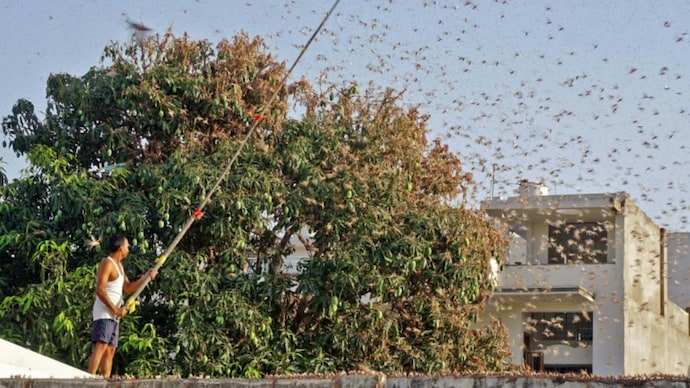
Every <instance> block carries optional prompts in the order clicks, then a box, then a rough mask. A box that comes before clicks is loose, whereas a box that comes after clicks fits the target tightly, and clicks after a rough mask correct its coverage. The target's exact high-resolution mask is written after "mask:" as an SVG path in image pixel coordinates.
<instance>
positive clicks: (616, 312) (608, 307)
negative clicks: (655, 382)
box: [482, 188, 690, 375]
mask: <svg viewBox="0 0 690 388" xmlns="http://www.w3.org/2000/svg"><path fill="white" fill-rule="evenodd" d="M483 207H484V208H485V210H486V212H487V214H488V215H489V216H490V217H492V218H493V219H494V220H496V222H497V225H499V226H500V227H502V228H504V229H505V231H506V233H508V234H510V236H511V245H510V250H509V254H508V257H507V258H506V260H505V262H504V263H502V269H501V271H499V272H498V274H497V279H496V282H497V285H496V290H495V293H494V295H493V296H492V297H491V298H490V299H489V302H488V304H487V309H486V311H485V314H484V316H483V318H482V319H487V320H488V319H490V317H494V318H497V319H499V320H500V321H501V322H502V323H503V325H504V326H505V327H506V328H507V330H508V333H509V338H510V347H511V350H512V359H511V360H510V361H511V362H512V363H513V364H516V365H520V364H527V365H529V366H531V367H532V368H534V369H537V370H544V371H554V372H580V371H586V372H589V373H592V374H595V375H642V374H655V373H663V374H673V375H690V320H689V319H688V312H687V311H686V309H685V307H686V306H688V304H687V303H690V298H687V299H683V298H684V297H687V296H688V295H687V292H683V289H685V290H690V286H688V283H687V278H688V273H687V271H688V270H690V267H688V266H687V259H688V256H685V255H686V253H687V248H684V247H686V246H687V245H683V244H685V243H687V241H690V239H688V240H683V238H687V237H688V236H687V235H684V234H669V233H667V232H666V231H665V230H664V229H663V228H660V227H659V226H657V225H656V224H655V223H654V222H653V221H652V220H651V219H650V218H649V217H648V216H647V215H645V214H644V212H643V211H642V210H640V208H638V207H637V206H636V205H635V204H634V203H633V201H631V199H630V198H629V196H628V195H627V194H626V193H613V194H584V195H579V194H578V195H548V193H547V192H545V191H544V190H524V188H523V190H521V191H520V192H519V193H518V195H516V196H514V197H509V198H492V199H490V200H487V201H485V202H484V203H483ZM669 237H670V239H669ZM669 244H670V245H671V249H669ZM669 252H670V253H671V258H670V259H669ZM669 264H671V266H672V268H671V269H669ZM683 281H685V283H683ZM669 283H671V284H669ZM669 290H671V296H672V298H670V297H669ZM677 303H686V304H685V305H684V306H679V305H678V304H677Z"/></svg>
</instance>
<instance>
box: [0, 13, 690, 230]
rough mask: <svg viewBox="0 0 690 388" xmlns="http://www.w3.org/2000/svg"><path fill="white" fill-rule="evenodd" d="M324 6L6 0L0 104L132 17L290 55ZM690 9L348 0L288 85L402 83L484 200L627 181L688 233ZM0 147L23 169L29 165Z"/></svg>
mask: <svg viewBox="0 0 690 388" xmlns="http://www.w3.org/2000/svg"><path fill="white" fill-rule="evenodd" d="M333 4H334V2H331V1H324V0H301V1H284V0H281V1H269V0H266V1H250V0H244V1H234V0H196V1H179V0H178V1H176V0H149V1H132V0H121V1H104V0H66V1H63V2H47V1H30V0H29V1H26V0H25V1H20V0H4V1H3V2H2V3H0V33H1V34H2V36H3V37H4V39H2V40H1V41H0V69H2V74H3V77H0V78H1V79H0V90H1V91H2V92H1V93H0V116H3V117H4V116H6V115H7V114H9V113H10V112H11V109H12V105H13V104H14V103H15V102H16V101H17V99H19V98H26V99H28V100H30V101H32V102H33V103H34V104H35V106H36V108H37V111H38V112H43V110H44V109H45V85H46V80H47V77H48V75H50V74H51V73H63V72H64V73H69V74H72V75H75V76H81V75H83V74H85V73H86V72H87V71H88V69H89V68H90V67H92V66H98V65H99V64H100V57H101V54H102V52H103V48H104V47H105V46H106V45H108V44H109V42H111V41H120V42H129V41H130V40H131V32H132V31H131V30H130V29H129V28H128V24H127V20H128V19H129V20H132V21H135V22H141V23H143V24H145V25H146V26H148V27H150V28H152V29H153V33H159V34H162V33H165V32H166V31H167V30H171V31H172V32H173V34H175V35H176V36H181V35H182V34H184V33H187V34H188V35H189V36H190V37H191V38H193V39H207V40H209V41H211V42H219V41H220V40H221V39H231V38H232V37H233V36H234V35H235V34H237V33H239V32H241V31H243V32H246V33H247V34H249V35H250V36H260V37H262V38H263V39H264V40H265V41H266V44H267V48H268V50H270V51H271V53H272V55H273V56H274V58H278V59H279V60H282V61H285V62H286V64H287V65H291V64H292V63H293V61H294V60H295V59H296V58H297V55H298V54H299V50H300V48H301V47H302V46H303V45H304V44H305V43H306V42H307V40H308V38H309V37H310V36H311V34H312V32H313V31H314V30H315V29H316V27H317V26H318V25H319V23H320V22H321V20H322V19H323V18H324V16H325V14H326V13H327V12H328V10H329V9H330V8H331V6H332V5H333ZM687 15H690V2H687V1H684V0H673V1H672V0H659V1H654V2H650V1H648V0H626V1H623V0H620V1H607V0H580V1H575V2H571V1H553V0H552V1H544V0H519V1H511V0H506V1H488V0H487V1H466V0H463V1H453V0H445V1H422V0H419V1H417V0H414V1H413V0H406V1H401V0H395V1H388V0H357V1H355V0H343V1H340V3H339V4H338V6H337V7H336V9H335V12H334V14H333V15H331V17H330V18H329V19H328V21H327V22H326V24H325V27H324V29H323V31H322V32H321V33H320V34H319V36H318V37H317V39H316V41H315V42H314V43H313V44H312V45H311V46H310V47H309V49H308V50H307V52H306V53H305V55H304V57H303V58H302V60H301V61H300V62H299V63H298V65H297V67H296V68H295V70H294V72H293V75H292V78H291V81H296V80H299V79H302V78H304V79H307V80H309V81H310V82H313V83H315V84H318V83H319V82H324V81H328V82H342V83H347V82H352V81H356V82H357V83H359V84H360V85H362V86H365V85H367V84H368V83H369V82H373V83H374V84H375V85H376V86H377V87H381V88H385V87H392V88H394V89H397V90H405V94H404V97H403V102H404V103H405V104H409V105H410V106H412V105H417V106H419V108H420V109H421V110H422V112H423V113H425V114H427V115H429V121H428V123H427V125H428V128H429V130H430V132H429V139H432V138H435V137H438V138H441V139H442V140H443V142H445V143H447V144H449V146H450V147H451V149H452V150H453V151H454V152H456V153H457V155H458V157H459V158H460V160H461V161H462V163H463V168H464V169H465V170H466V171H468V172H471V173H472V174H473V176H474V180H475V183H476V187H475V190H474V191H473V196H475V197H476V198H477V199H478V200H482V199H487V198H489V197H490V196H492V195H495V196H506V195H514V191H515V189H517V184H518V182H519V181H520V180H522V179H527V180H529V181H532V182H543V183H544V184H545V185H546V186H547V187H548V189H549V192H550V193H551V194H576V193H609V192H619V191H624V192H627V193H628V194H629V195H630V196H631V198H632V200H633V201H634V202H635V203H636V204H637V205H638V206H639V207H640V208H641V209H642V210H643V211H644V212H645V213H646V214H647V215H649V216H650V217H651V218H652V219H653V220H654V221H655V222H656V223H657V224H659V225H660V226H663V227H666V228H667V229H669V230H670V231H672V232H673V231H678V232H690V223H689V222H690V220H689V219H688V212H689V209H688V202H687V200H686V196H687V194H688V192H689V191H690V187H689V186H688V185H689V178H690V173H689V172H688V171H689V168H690V155H688V149H689V148H690V136H689V135H688V131H689V130H688V128H686V127H687V123H688V121H689V120H688V118H689V117H688V115H690V100H689V97H690V95H689V94H690V88H689V86H690V85H689V83H690V74H688V72H690V36H688V26H687V23H686V20H685V19H686V18H687ZM40 114H41V113H39V115H40ZM0 136H2V135H0ZM0 156H1V157H2V158H3V160H4V162H5V164H3V165H2V167H3V168H4V169H5V171H6V172H7V174H8V175H9V177H10V178H16V177H18V176H20V174H21V172H20V171H21V169H22V168H24V167H26V164H25V162H24V161H23V160H22V159H17V158H16V157H15V156H14V154H13V153H12V152H11V151H10V150H8V149H1V148H0Z"/></svg>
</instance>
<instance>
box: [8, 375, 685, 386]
mask: <svg viewBox="0 0 690 388" xmlns="http://www.w3.org/2000/svg"><path fill="white" fill-rule="evenodd" d="M640 386H647V387H669V388H670V387H673V388H676V387H677V388H681V387H682V388H688V387H690V378H687V377H678V378H675V377H659V378H655V377H637V378H636V377H631V378H613V377H612V378H609V377H605V378H604V377H602V378H596V377H591V378H590V377H586V376H577V375H563V376H554V375H551V376H548V377H518V376H507V377H504V376H485V377H481V376H480V377H475V376H438V377H428V376H427V377H393V376H390V377H388V376H385V375H382V374H381V375H346V374H341V375H335V376H332V377H301V376H297V377H276V378H265V379H144V380H118V381H106V380H101V379H21V378H16V379H0V388H63V387H64V388H71V387H74V388H77V387H79V388H84V387H89V388H91V387H93V388H96V387H104V388H274V387H282V388H290V387H307V388H331V387H337V388H355V387H376V388H378V387H382V388H383V387H386V388H442V387H443V388H445V387H448V388H450V387H453V388H494V387H495V388H499V387H507V388H518V387H520V388H522V387H530V388H531V387H541V388H551V387H553V388H580V387H582V388H585V387H587V388H597V387H640Z"/></svg>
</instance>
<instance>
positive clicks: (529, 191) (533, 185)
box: [517, 179, 549, 197]
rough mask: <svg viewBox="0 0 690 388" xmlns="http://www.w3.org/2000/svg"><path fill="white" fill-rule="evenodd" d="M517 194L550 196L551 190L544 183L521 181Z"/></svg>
mask: <svg viewBox="0 0 690 388" xmlns="http://www.w3.org/2000/svg"><path fill="white" fill-rule="evenodd" d="M517 194H518V195H521V196H532V197H533V196H539V195H549V188H548V187H547V186H546V185H545V184H544V182H530V181H528V180H526V179H523V180H521V181H520V185H519V187H518V190H517Z"/></svg>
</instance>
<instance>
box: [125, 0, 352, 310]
mask: <svg viewBox="0 0 690 388" xmlns="http://www.w3.org/2000/svg"><path fill="white" fill-rule="evenodd" d="M338 3H340V0H336V1H335V3H333V6H332V7H331V9H330V10H329V11H328V13H326V15H325V16H324V18H323V19H322V20H321V23H320V24H319V26H318V27H317V28H316V30H315V31H314V33H313V34H312V35H311V37H310V38H309V40H308V41H307V44H306V45H304V47H303V48H302V50H300V53H299V55H298V56H297V58H296V59H295V61H294V62H293V63H292V66H290V69H288V71H287V73H285V76H284V77H283V79H282V80H281V81H280V83H278V85H276V89H275V91H274V92H273V95H272V96H271V98H270V99H269V100H268V101H267V102H266V103H265V104H264V105H263V106H262V107H261V109H260V110H259V112H261V113H259V114H258V115H257V116H255V117H254V120H253V121H252V126H251V127H250V128H249V131H247V134H246V135H245V136H244V139H242V142H241V143H240V145H239V146H238V147H237V150H235V153H234V154H233V156H232V158H231V159H230V162H228V164H227V165H226V167H225V169H224V170H223V172H222V173H221V174H220V175H219V176H218V179H216V183H215V184H214V185H213V187H212V188H211V190H209V192H208V193H207V194H206V197H205V198H204V200H203V201H201V203H200V204H199V206H198V207H197V208H196V209H195V210H194V212H193V214H192V215H191V216H190V217H189V218H188V219H187V221H186V222H185V223H184V225H182V228H181V229H180V231H179V232H178V233H177V236H175V238H174V239H173V241H172V242H171V243H170V245H169V246H168V248H167V249H166V250H165V252H163V254H162V255H160V256H159V257H158V258H157V259H156V264H155V265H154V266H153V269H155V270H156V271H158V270H159V269H160V268H161V267H162V266H163V264H164V263H165V261H166V260H167V259H168V257H170V255H171V254H172V253H173V251H174V250H175V248H176V247H177V244H179V243H180V241H181V240H182V238H183V237H184V236H185V234H186V233H187V231H188V230H189V228H190V227H191V226H192V224H193V223H194V221H195V220H197V218H200V217H201V215H202V214H203V213H202V210H203V209H204V207H205V206H206V205H207V204H208V203H209V202H210V201H211V197H212V196H213V194H215V192H216V190H218V187H219V186H220V184H221V183H222V182H223V180H224V179H225V176H226V175H227V174H228V173H229V172H230V170H231V169H232V166H233V165H234V163H235V161H236V160H237V158H238V157H239V155H240V152H241V151H242V149H243V148H244V146H245V145H246V144H247V141H248V140H249V138H250V137H251V136H252V134H253V133H254V130H255V129H256V127H257V126H258V125H259V123H260V122H261V119H262V117H263V116H262V113H263V112H268V109H269V108H270V107H271V105H272V104H273V101H275V99H276V97H277V96H278V93H280V90H281V88H282V87H283V86H284V85H285V82H286V81H287V79H288V77H289V76H290V74H291V73H292V71H293V70H294V69H295V67H296V66H297V63H299V61H300V60H301V59H302V56H303V55H304V53H305V52H306V51H307V48H309V46H310V45H311V43H312V41H313V40H314V39H315V38H316V35H317V34H318V33H319V31H321V28H322V27H323V26H324V25H325V24H326V21H327V20H328V18H329V17H330V16H331V14H332V13H333V11H334V10H335V7H336V6H337V5H338ZM150 281H151V278H150V277H146V278H145V279H144V281H143V282H142V283H141V285H140V286H139V288H137V289H136V291H134V293H133V294H132V295H130V296H129V298H128V299H127V303H126V304H125V307H127V308H128V309H129V311H130V313H131V312H133V311H134V308H135V305H136V299H137V298H138V297H139V295H140V294H141V292H142V291H143V290H144V288H146V286H147V285H148V284H149V282H150Z"/></svg>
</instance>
